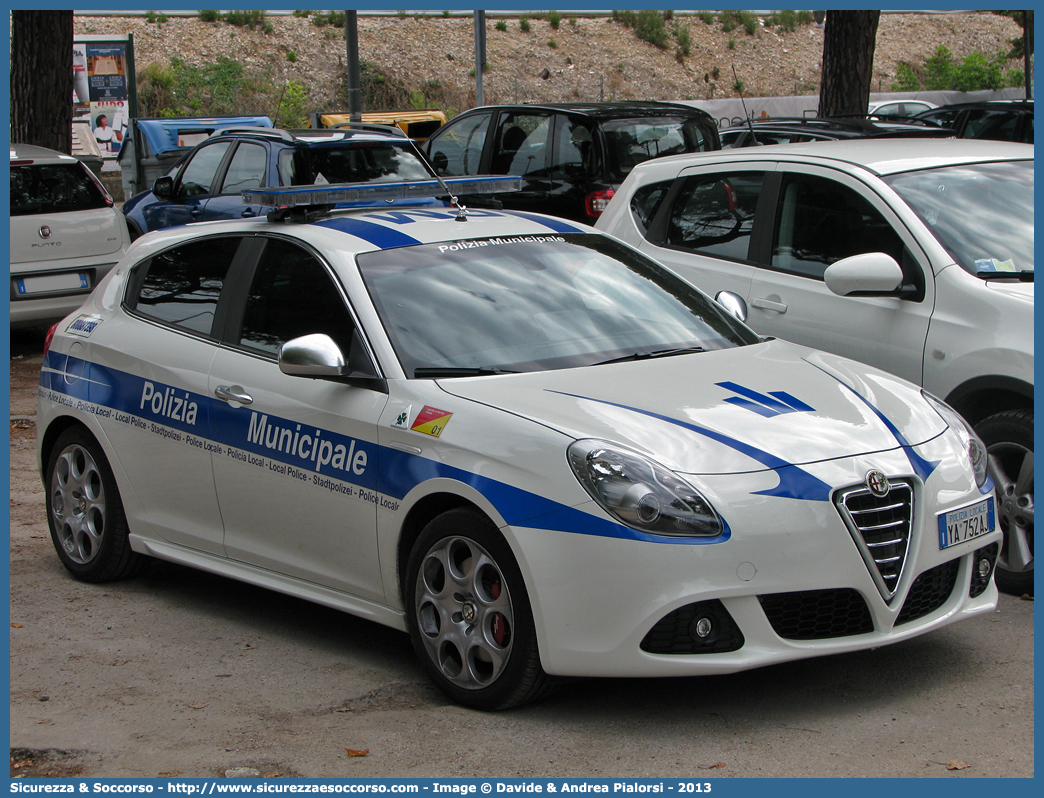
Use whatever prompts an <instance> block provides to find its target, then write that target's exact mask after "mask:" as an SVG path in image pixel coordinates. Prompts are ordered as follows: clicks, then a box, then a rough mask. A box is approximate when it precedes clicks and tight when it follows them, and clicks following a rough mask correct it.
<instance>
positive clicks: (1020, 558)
mask: <svg viewBox="0 0 1044 798" xmlns="http://www.w3.org/2000/svg"><path fill="white" fill-rule="evenodd" d="M975 431H976V432H977V433H978V434H979V437H980V438H981V439H982V442H983V443H984V444H986V451H987V452H988V453H989V472H990V477H991V478H992V479H993V482H994V484H995V485H996V488H997V516H998V518H999V520H1000V526H1001V529H1002V530H1003V532H1004V542H1003V543H1002V544H1001V551H1000V556H999V557H998V559H997V587H998V588H1000V589H1001V590H1002V591H1004V592H1005V593H1013V594H1015V595H1018V596H1021V595H1025V594H1029V595H1031V596H1032V595H1033V411H1032V410H1008V411H1005V412H1003V413H997V414H996V415H992V416H989V417H988V418H986V419H984V420H982V421H980V422H979V423H978V424H977V425H976V427H975Z"/></svg>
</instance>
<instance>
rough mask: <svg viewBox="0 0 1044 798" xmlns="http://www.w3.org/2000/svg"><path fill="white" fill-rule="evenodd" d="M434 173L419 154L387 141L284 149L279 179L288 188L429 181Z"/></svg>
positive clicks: (281, 154) (280, 157)
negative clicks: (330, 184)
mask: <svg viewBox="0 0 1044 798" xmlns="http://www.w3.org/2000/svg"><path fill="white" fill-rule="evenodd" d="M431 176H432V174H431V171H430V170H429V169H428V167H427V166H425V164H424V162H423V161H422V160H421V159H420V156H418V155H417V154H416V153H414V152H412V151H411V150H409V149H406V148H405V147H400V146H396V145H393V144H388V143H386V142H381V141H374V142H358V143H353V144H352V145H351V146H345V145H344V144H341V145H339V146H335V147H307V148H304V147H302V148H297V149H294V150H284V151H283V152H282V153H280V156H279V178H280V182H281V183H282V185H284V186H311V185H315V184H316V183H323V182H326V183H397V182H400V181H406V180H427V179H429V178H431Z"/></svg>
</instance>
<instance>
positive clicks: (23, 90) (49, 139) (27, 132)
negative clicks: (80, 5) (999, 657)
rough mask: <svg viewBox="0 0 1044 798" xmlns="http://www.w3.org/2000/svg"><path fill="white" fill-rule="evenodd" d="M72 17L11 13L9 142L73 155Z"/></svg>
mask: <svg viewBox="0 0 1044 798" xmlns="http://www.w3.org/2000/svg"><path fill="white" fill-rule="evenodd" d="M72 56H73V12H72V11H12V12H11V141H13V142H18V143H21V144H36V145H39V146H41V147H48V148H50V149H52V150H58V151H59V152H64V153H71V152H72V96H73V67H72Z"/></svg>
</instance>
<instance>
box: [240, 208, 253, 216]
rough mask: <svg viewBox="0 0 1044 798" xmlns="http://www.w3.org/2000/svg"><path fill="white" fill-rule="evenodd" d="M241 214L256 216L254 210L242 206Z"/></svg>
mask: <svg viewBox="0 0 1044 798" xmlns="http://www.w3.org/2000/svg"><path fill="white" fill-rule="evenodd" d="M242 215H243V216H257V211H255V210H254V209H253V208H244V209H243V213H242Z"/></svg>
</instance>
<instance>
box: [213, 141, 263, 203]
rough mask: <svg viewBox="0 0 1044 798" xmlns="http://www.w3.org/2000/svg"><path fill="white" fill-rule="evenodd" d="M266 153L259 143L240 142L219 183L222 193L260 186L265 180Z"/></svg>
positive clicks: (231, 192) (237, 192)
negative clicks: (223, 177)
mask: <svg viewBox="0 0 1044 798" xmlns="http://www.w3.org/2000/svg"><path fill="white" fill-rule="evenodd" d="M266 166H268V153H267V151H266V150H265V148H264V147H263V146H262V145H260V144H251V143H249V142H246V141H244V142H240V144H239V146H238V147H237V148H236V152H235V154H234V155H233V156H232V162H231V163H230V164H229V165H228V171H227V172H225V179H224V181H223V182H222V183H221V193H222V194H239V193H240V192H241V191H246V190H247V189H251V188H260V187H261V186H263V185H264V181H265V167H266Z"/></svg>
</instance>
